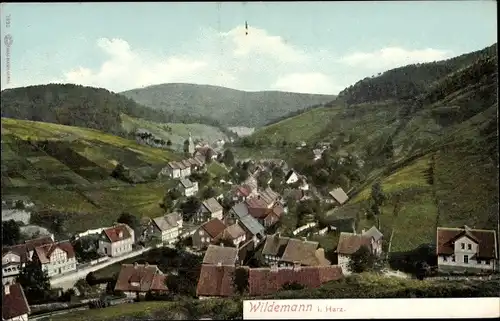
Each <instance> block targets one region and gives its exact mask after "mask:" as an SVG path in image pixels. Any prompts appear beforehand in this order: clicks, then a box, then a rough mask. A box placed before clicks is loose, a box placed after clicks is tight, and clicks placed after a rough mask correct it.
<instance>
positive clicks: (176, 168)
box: [159, 161, 191, 178]
mask: <svg viewBox="0 0 500 321" xmlns="http://www.w3.org/2000/svg"><path fill="white" fill-rule="evenodd" d="M159 175H160V176H168V177H171V178H184V177H187V176H189V175H191V164H189V163H186V162H185V161H179V162H177V161H171V162H169V163H168V164H167V166H166V167H164V168H163V169H162V170H161V172H160V174H159Z"/></svg>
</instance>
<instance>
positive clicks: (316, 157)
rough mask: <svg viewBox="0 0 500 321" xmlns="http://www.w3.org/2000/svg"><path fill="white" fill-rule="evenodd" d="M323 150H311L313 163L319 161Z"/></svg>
mask: <svg viewBox="0 0 500 321" xmlns="http://www.w3.org/2000/svg"><path fill="white" fill-rule="evenodd" d="M324 151H325V150H324V149H322V148H321V149H313V161H315V162H316V161H319V160H320V159H321V157H322V156H323V152H324Z"/></svg>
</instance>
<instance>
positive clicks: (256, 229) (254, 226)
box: [239, 215, 265, 235]
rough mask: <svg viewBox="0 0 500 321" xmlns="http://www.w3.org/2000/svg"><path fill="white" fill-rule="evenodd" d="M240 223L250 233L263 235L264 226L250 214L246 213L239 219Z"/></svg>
mask: <svg viewBox="0 0 500 321" xmlns="http://www.w3.org/2000/svg"><path fill="white" fill-rule="evenodd" d="M239 220H240V224H241V225H242V227H243V228H245V229H246V230H247V231H249V232H250V233H252V235H259V234H260V235H264V232H265V228H264V226H262V224H260V223H259V221H257V220H256V219H255V218H254V217H252V215H246V216H244V217H242V218H240V219H239Z"/></svg>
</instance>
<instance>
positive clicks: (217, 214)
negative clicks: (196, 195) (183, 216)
mask: <svg viewBox="0 0 500 321" xmlns="http://www.w3.org/2000/svg"><path fill="white" fill-rule="evenodd" d="M213 218H218V219H219V220H222V219H223V208H222V205H220V203H219V202H218V201H217V200H216V199H215V198H214V197H212V198H209V199H206V200H204V201H203V203H202V204H201V205H200V208H199V209H198V211H197V212H196V214H195V217H194V221H195V223H198V224H200V223H204V222H207V221H208V220H210V219H213Z"/></svg>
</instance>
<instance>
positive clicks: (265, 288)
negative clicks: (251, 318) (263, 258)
mask: <svg viewBox="0 0 500 321" xmlns="http://www.w3.org/2000/svg"><path fill="white" fill-rule="evenodd" d="M342 277H343V274H342V269H341V268H340V267H339V266H337V265H329V266H303V267H300V268H298V269H297V268H293V267H289V268H276V269H274V270H273V268H257V269H249V274H248V282H249V289H248V290H249V293H250V295H252V296H260V295H268V294H273V293H276V292H277V291H279V290H281V289H282V288H283V286H284V285H285V284H286V283H299V284H301V285H303V286H304V287H305V288H318V287H320V286H321V285H322V284H323V283H326V282H329V281H333V280H339V279H341V278H342Z"/></svg>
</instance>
